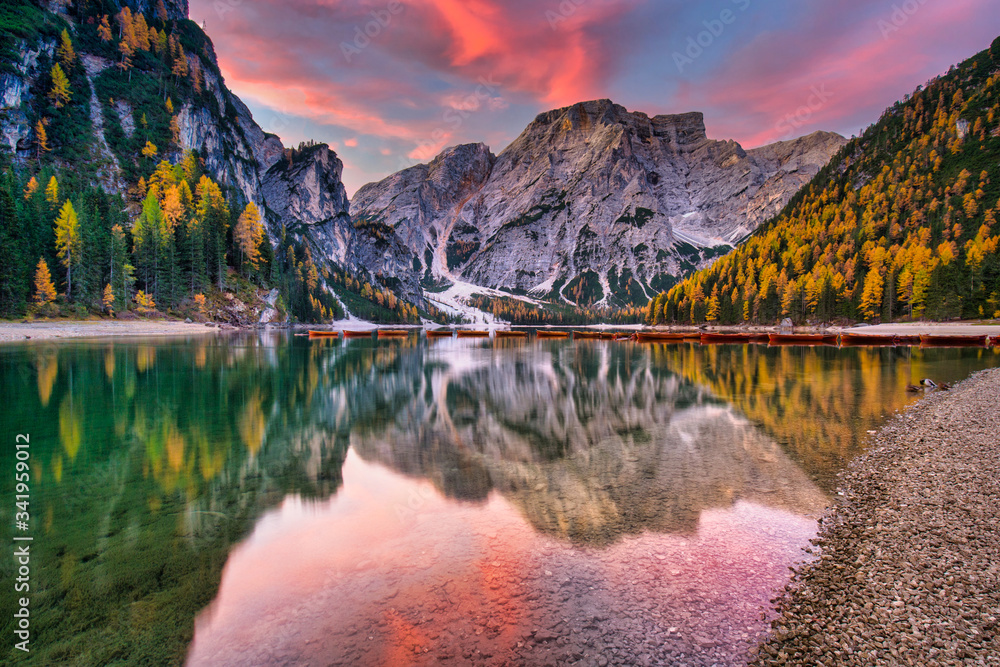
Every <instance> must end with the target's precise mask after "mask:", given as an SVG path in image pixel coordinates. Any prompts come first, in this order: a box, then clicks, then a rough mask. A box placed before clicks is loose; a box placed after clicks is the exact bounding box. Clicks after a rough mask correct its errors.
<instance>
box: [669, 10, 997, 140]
mask: <svg viewBox="0 0 1000 667" xmlns="http://www.w3.org/2000/svg"><path fill="white" fill-rule="evenodd" d="M989 5H990V0H968V1H966V2H962V3H949V4H944V3H939V4H936V5H935V4H927V5H922V6H920V9H918V10H917V11H916V12H915V13H914V14H913V15H912V16H908V17H907V20H906V21H905V22H904V23H902V24H901V25H900V26H898V30H892V29H889V30H886V29H885V25H886V24H888V25H890V26H894V27H895V24H893V23H892V21H893V15H892V12H893V10H892V8H891V7H890V8H887V10H886V12H885V16H876V18H874V19H871V20H868V21H863V22H860V23H858V24H857V25H855V26H854V27H853V29H852V30H850V31H847V32H837V31H825V30H824V28H823V24H822V22H821V21H817V25H815V26H813V27H812V28H811V29H807V30H801V31H799V32H797V33H793V34H774V33H761V34H759V35H757V37H756V39H754V40H753V41H752V42H751V43H749V44H748V45H747V46H746V47H744V48H743V49H741V50H739V51H738V52H736V53H734V54H732V56H731V57H729V58H727V59H726V62H725V63H724V64H723V66H722V67H720V68H719V69H718V70H717V71H716V72H714V73H713V74H711V75H710V76H709V78H708V80H706V81H704V82H702V83H701V84H699V85H693V84H692V85H686V86H684V87H682V88H681V89H680V91H679V94H678V99H679V103H680V104H682V105H684V106H685V108H693V109H705V110H706V111H708V114H709V118H708V119H707V123H708V126H709V133H710V134H711V135H712V136H716V137H719V138H730V137H732V138H736V139H737V140H738V141H740V142H741V143H743V144H744V145H745V146H748V147H750V146H759V145H762V144H766V143H770V142H772V141H778V140H781V139H790V138H793V137H796V136H801V135H803V134H806V133H808V132H811V131H814V130H817V129H836V128H841V127H842V126H843V125H844V124H845V122H849V121H850V120H851V119H855V118H865V119H866V121H863V122H865V124H867V123H870V122H874V121H875V120H877V118H878V115H879V113H880V112H881V111H882V110H883V109H884V108H885V107H887V106H889V105H891V104H892V103H893V102H894V101H895V100H897V99H899V98H900V97H902V95H904V94H906V93H908V92H911V91H912V90H913V88H915V87H916V86H917V85H919V84H922V83H924V81H925V79H926V78H927V77H929V76H931V75H933V74H937V73H939V71H938V70H939V68H940V67H941V66H940V59H939V58H937V57H935V56H936V55H937V54H934V53H932V52H931V49H928V48H927V46H926V45H928V44H940V43H941V41H942V36H943V35H955V36H956V37H955V39H956V41H958V42H963V43H967V42H968V39H967V38H963V37H964V34H965V33H963V28H965V27H967V26H968V25H969V24H970V22H973V21H975V20H976V17H977V16H982V15H983V13H984V12H986V11H988V9H989ZM896 20H897V21H898V20H899V17H898V16H897V17H896ZM884 34H885V36H883V35H884ZM977 46H981V45H969V46H966V47H965V48H966V49H967V51H966V53H965V57H967V56H971V55H972V54H973V52H974V50H975V47H977ZM957 50H958V52H960V53H961V47H959V48H958V49H957ZM936 68H937V69H936ZM857 129H858V130H860V129H861V127H860V125H859V126H858V128H857Z"/></svg>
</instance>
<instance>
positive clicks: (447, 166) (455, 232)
mask: <svg viewBox="0 0 1000 667" xmlns="http://www.w3.org/2000/svg"><path fill="white" fill-rule="evenodd" d="M495 162H496V157H495V156H494V155H493V154H492V153H491V152H490V150H489V148H487V147H486V145H484V144H467V145H464V146H457V147H454V148H449V149H447V150H446V151H444V152H443V153H441V155H439V156H437V157H436V158H434V160H432V161H431V162H430V163H429V164H420V165H417V166H415V167H411V168H409V169H406V170H404V171H401V172H399V173H396V174H393V175H392V176H390V177H389V178H387V179H385V180H384V181H381V182H380V183H372V184H368V185H365V186H364V187H362V188H361V189H360V190H358V192H357V193H356V194H355V196H354V200H353V201H352V202H351V212H352V214H353V215H354V217H355V219H369V220H373V221H375V220H381V221H383V222H386V223H387V224H389V225H390V226H391V227H392V228H393V229H394V230H395V231H396V234H397V235H398V236H399V238H400V240H401V241H402V242H403V243H404V244H406V246H407V247H408V248H409V249H410V250H411V251H412V252H413V254H414V255H416V256H417V259H418V265H419V268H420V270H421V271H422V272H423V273H425V274H428V275H434V276H438V277H440V276H444V275H447V274H448V249H449V248H452V249H454V248H455V247H457V246H459V245H460V244H461V243H462V241H463V239H465V238H466V237H471V238H472V239H475V237H476V236H477V235H478V229H476V228H473V227H469V226H468V225H466V224H464V221H463V220H462V218H461V211H462V209H463V207H464V206H465V204H467V203H468V202H469V200H470V199H471V198H472V197H473V196H474V195H475V194H476V193H478V192H480V191H481V190H482V188H483V186H484V185H485V184H486V181H487V179H488V178H489V176H490V173H491V171H492V169H493V165H494V163H495ZM440 241H445V242H444V243H440ZM449 242H450V244H451V245H449ZM472 243H475V241H474V240H473V241H472Z"/></svg>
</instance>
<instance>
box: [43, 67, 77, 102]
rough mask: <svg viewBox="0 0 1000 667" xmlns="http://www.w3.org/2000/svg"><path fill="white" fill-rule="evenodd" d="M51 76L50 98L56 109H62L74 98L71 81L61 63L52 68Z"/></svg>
mask: <svg viewBox="0 0 1000 667" xmlns="http://www.w3.org/2000/svg"><path fill="white" fill-rule="evenodd" d="M51 74H52V88H51V89H50V90H49V94H48V97H49V99H50V100H52V104H53V106H55V108H56V109H62V108H63V106H65V105H66V104H68V103H69V101H70V100H71V99H72V97H73V93H71V92H70V90H69V79H67V78H66V74H65V73H64V72H63V69H62V67H60V66H59V63H56V64H55V65H53V66H52V71H51Z"/></svg>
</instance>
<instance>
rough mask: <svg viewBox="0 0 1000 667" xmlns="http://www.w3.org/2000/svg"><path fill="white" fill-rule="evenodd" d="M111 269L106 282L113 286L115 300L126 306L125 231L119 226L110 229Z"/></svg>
mask: <svg viewBox="0 0 1000 667" xmlns="http://www.w3.org/2000/svg"><path fill="white" fill-rule="evenodd" d="M110 241H111V253H110V255H111V269H110V275H109V278H108V281H109V283H110V284H111V285H113V286H114V290H115V298H116V299H117V301H118V302H119V303H124V304H125V305H126V306H127V305H128V301H129V299H128V289H127V286H126V282H125V264H126V263H127V261H128V246H127V242H126V240H125V230H124V229H122V226H121V225H115V226H114V227H112V228H111V239H110Z"/></svg>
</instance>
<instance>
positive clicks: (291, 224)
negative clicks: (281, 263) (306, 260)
mask: <svg viewBox="0 0 1000 667" xmlns="http://www.w3.org/2000/svg"><path fill="white" fill-rule="evenodd" d="M343 169H344V164H343V163H342V162H341V161H340V158H338V157H337V154H336V153H334V152H333V151H331V150H330V149H329V147H328V146H327V145H326V144H316V145H314V146H309V147H306V148H305V149H302V150H294V151H293V150H288V151H284V153H283V154H282V157H281V158H280V159H278V160H277V162H275V163H274V165H273V166H271V168H270V169H268V170H267V172H266V173H265V174H264V176H263V179H262V189H261V195H262V197H263V199H264V200H265V201H266V202H267V211H268V219H269V220H271V222H272V224H271V227H272V230H274V229H277V230H280V229H281V227H282V226H283V227H284V229H285V231H286V232H287V233H290V234H291V235H292V236H293V237H295V238H297V239H299V240H302V241H305V242H307V243H309V244H310V245H311V247H312V252H313V257H314V258H317V259H318V258H326V259H328V260H330V261H331V262H333V263H335V264H337V265H339V266H341V267H348V268H352V269H355V270H363V271H366V272H369V273H370V274H372V275H374V276H381V277H382V278H383V280H382V281H380V282H383V283H384V284H387V283H391V285H392V286H394V287H395V288H396V289H395V290H394V291H396V292H397V294H399V295H400V296H401V297H403V298H405V299H407V300H408V301H411V302H413V303H421V302H422V300H423V297H422V292H421V289H420V285H419V283H418V280H419V276H418V275H417V274H416V273H415V272H414V271H413V256H412V253H411V252H410V250H409V249H408V248H407V247H406V246H405V245H403V244H402V243H400V242H399V240H398V237H397V235H396V234H395V233H393V232H392V230H389V229H384V228H382V226H381V225H374V226H366V225H358V226H355V225H354V223H353V222H352V220H351V217H350V215H349V213H348V201H347V191H346V189H345V188H344V184H343V182H342V181H341V174H342V173H343Z"/></svg>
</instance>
